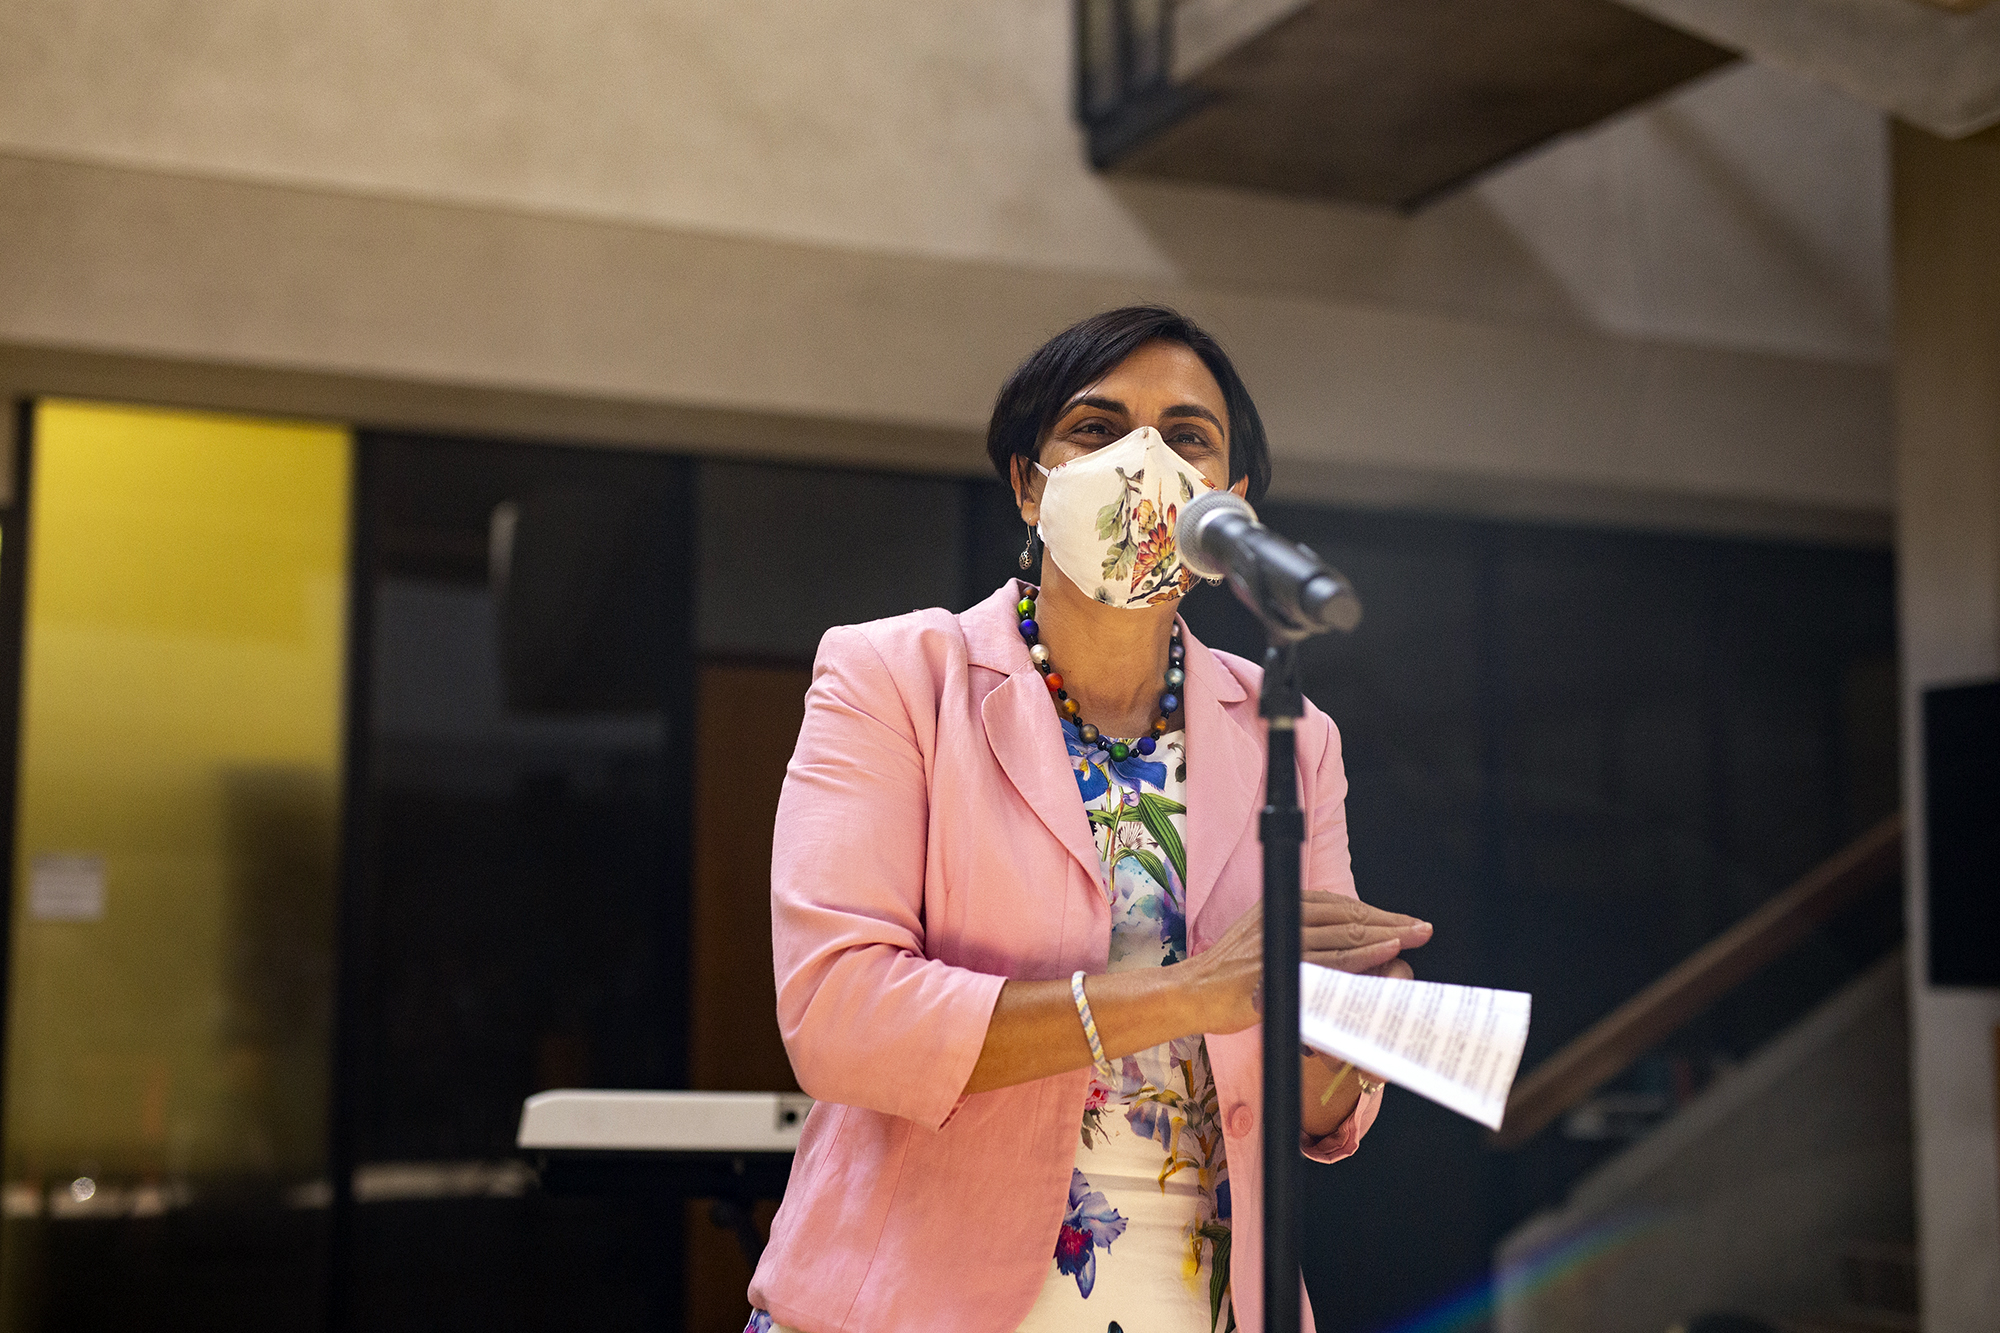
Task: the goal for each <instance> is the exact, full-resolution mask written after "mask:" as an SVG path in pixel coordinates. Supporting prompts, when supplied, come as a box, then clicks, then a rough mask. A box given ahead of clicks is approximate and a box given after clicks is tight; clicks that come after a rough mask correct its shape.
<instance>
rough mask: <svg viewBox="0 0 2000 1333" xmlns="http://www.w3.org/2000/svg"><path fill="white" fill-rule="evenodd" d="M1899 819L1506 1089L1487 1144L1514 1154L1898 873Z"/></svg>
mask: <svg viewBox="0 0 2000 1333" xmlns="http://www.w3.org/2000/svg"><path fill="white" fill-rule="evenodd" d="M1902 868H1903V816H1902V815H1901V814H1900V813H1898V814H1893V815H1890V816H1889V817H1888V818H1887V819H1884V820H1883V821H1882V822H1881V823H1879V824H1877V825H1875V827H1873V828H1871V829H1869V830H1868V831H1867V832H1866V833H1864V834H1862V835H1861V836H1860V837H1859V838H1857V839H1855V840H1854V841H1853V842H1852V843H1850V844H1849V845H1848V846H1847V847H1845V848H1843V849H1842V850H1841V851H1839V852H1836V853H1835V854H1834V855H1833V856H1831V857H1830V858H1828V859H1827V860H1826V861H1824V862H1822V863H1821V864H1820V865H1818V866H1816V867H1814V868H1813V869H1812V870H1809V871H1807V872H1806V873H1805V874H1804V875H1803V876H1801V877H1800V878H1799V879H1798V880H1797V881H1796V882H1794V883H1793V884H1792V885H1791V886H1790V887H1789V888H1787V889H1785V890H1784V891H1782V892H1781V893H1779V894H1778V895H1777V896H1775V897H1773V898H1772V899H1771V900H1770V901H1769V902H1767V903H1765V904H1764V905H1763V906H1762V907H1759V908H1758V909H1757V910H1756V911H1754V912H1752V913H1751V914H1750V915H1748V916H1746V917H1744V918H1743V919H1742V920H1741V921H1739V922H1737V923H1736V924H1735V925H1733V926H1731V927H1730V928H1729V929H1728V930H1725V931H1724V932H1722V934H1720V935H1718V936H1716V937H1715V938H1714V939H1712V940H1710V941H1709V942H1708V943H1707V944H1705V945H1703V946H1702V947H1701V948H1700V949H1697V950H1696V951H1695V952H1694V953H1692V954H1690V955H1688V957H1687V958H1685V959H1683V960H1682V961H1681V962H1680V963H1679V964H1678V965H1676V966H1675V967H1674V968H1673V969H1672V970H1670V971H1669V972H1667V973H1666V975H1664V976H1662V977H1661V978H1660V979H1659V980H1658V981H1655V982H1654V983H1653V984H1652V985H1650V986H1648V987H1646V989H1644V990H1642V991H1640V992H1639V993H1638V994H1637V995H1634V996H1633V997H1632V998H1631V999H1629V1000H1627V1001H1626V1002H1625V1003H1623V1004H1621V1005H1619V1006H1618V1007H1617V1008H1616V1009H1613V1010H1612V1011H1611V1012H1610V1013H1608V1014H1606V1015H1605V1016H1604V1017H1603V1018H1601V1019H1599V1020H1598V1021H1597V1022H1596V1023H1594V1024H1592V1025H1591V1026H1590V1027H1589V1028H1588V1029H1586V1030H1585V1031H1584V1032H1583V1033H1582V1034H1581V1035H1580V1036H1578V1037H1576V1038H1575V1039H1574V1040H1572V1041H1571V1042H1570V1043H1569V1044H1568V1045H1567V1046H1564V1047H1563V1048H1562V1049H1561V1050H1559V1051H1557V1052H1556V1053H1555V1054H1554V1055H1552V1056H1550V1057H1549V1058H1548V1059H1546V1060H1544V1061H1543V1062H1542V1063H1541V1064H1539V1065H1537V1066H1536V1067H1535V1069H1534V1072H1533V1073H1531V1074H1529V1075H1528V1076H1527V1077H1526V1078H1524V1079H1522V1080H1521V1081H1520V1082H1519V1083H1517V1084H1515V1085H1514V1093H1513V1096H1512V1097H1510V1098H1509V1099H1508V1102H1507V1118H1506V1120H1505V1121H1504V1122H1502V1124H1501V1126H1500V1130H1499V1132H1498V1133H1497V1134H1496V1135H1495V1136H1494V1140H1493V1141H1494V1145H1495V1146H1496V1147H1500V1148H1518V1147H1520V1146H1521V1145H1522V1144H1524V1143H1526V1142H1527V1141H1528V1140H1529V1139H1531V1138H1533V1137H1534V1136H1535V1135H1536V1134H1537V1133H1539V1132H1540V1131H1541V1130H1542V1129H1543V1128H1544V1127H1546V1126H1547V1125H1548V1124H1549V1122H1551V1121H1553V1120H1554V1119H1555V1118H1556V1117H1557V1116H1560V1115H1562V1114H1563V1113H1564V1112H1565V1111H1568V1110H1570V1109H1571V1108H1573V1107H1575V1106H1577V1105H1578V1104H1579V1103H1581V1102H1582V1101H1584V1100H1585V1099H1586V1098H1588V1097H1589V1096H1590V1094H1591V1093H1593V1092H1595V1091H1597V1089H1598V1088H1600V1087H1602V1086H1603V1085H1604V1084H1605V1083H1606V1082H1608V1081H1609V1080H1610V1079H1612V1078H1614V1077H1615V1076H1617V1075H1618V1074H1619V1073H1620V1072H1621V1071H1623V1070H1624V1069H1625V1068H1626V1067H1627V1066H1628V1065H1630V1064H1631V1063H1632V1062H1633V1061H1634V1060H1636V1059H1638V1058H1639V1057H1640V1056H1641V1055H1643V1054H1645V1052H1646V1051H1648V1050H1650V1049H1651V1048H1652V1047H1653V1046H1655V1045H1657V1044H1658V1043H1659V1042H1660V1040H1661V1039H1662V1038H1664V1037H1666V1036H1668V1035H1669V1034H1670V1033H1672V1032H1674V1031H1675V1030H1676V1029H1677V1028H1679V1027H1680V1026H1681V1025H1682V1024H1684V1023H1687V1022H1688V1021H1689V1020H1691V1019H1693V1018H1694V1017H1695V1016H1696V1015H1698V1014H1700V1013H1701V1012H1702V1010H1704V1009H1706V1008H1708V1006H1709V1005H1711V1004H1713V1003H1715V1001H1716V1000H1718V999H1720V998H1721V997H1722V996H1724V995H1725V994H1727V993H1728V992H1729V991H1731V990H1733V989H1734V988H1735V987H1737V986H1738V985H1741V984H1742V983H1743V982H1744V981H1746V980H1747V979H1749V978H1750V977H1751V976H1754V975H1755V974H1756V973H1757V972H1758V971H1760V970H1761V969H1763V968H1764V967H1765V966H1766V965H1767V964H1769V963H1771V962H1772V961H1773V960H1775V959H1777V958H1778V957H1780V956H1781V955H1783V954H1784V953H1785V952H1786V951H1788V950H1789V949H1791V947H1792V946H1793V945H1795V944H1797V943H1798V942H1799V941H1800V940H1801V939H1802V938H1804V936H1805V934H1806V932H1807V931H1809V930H1811V929H1812V928H1813V927H1814V926H1816V925H1818V924H1819V923H1820V922H1822V921H1824V920H1826V919H1827V918H1828V917H1830V916H1832V915H1833V914H1834V913H1836V912H1838V911H1840V910H1841V909H1842V908H1844V907H1846V906H1847V905H1848V904H1850V903H1852V902H1854V901H1855V900H1856V899H1857V898H1860V897H1861V896H1862V895H1863V894H1865V893H1867V892H1868V891H1869V890H1871V889H1875V888H1878V887H1880V886H1881V885H1883V884H1885V883H1887V882H1888V881H1889V880H1891V879H1893V878H1895V877H1896V876H1897V875H1898V874H1900V873H1901V872H1902Z"/></svg>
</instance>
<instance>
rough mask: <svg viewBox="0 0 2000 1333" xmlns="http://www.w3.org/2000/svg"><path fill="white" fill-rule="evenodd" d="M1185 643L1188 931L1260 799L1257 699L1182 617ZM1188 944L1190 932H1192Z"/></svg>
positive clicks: (1261, 765) (1261, 742)
mask: <svg viewBox="0 0 2000 1333" xmlns="http://www.w3.org/2000/svg"><path fill="white" fill-rule="evenodd" d="M1181 637H1182V642H1184V643H1185V644H1186V645H1187V660H1186V663H1185V667H1186V670H1187V694H1186V702H1185V703H1184V704H1183V705H1182V707H1183V708H1184V709H1185V714H1186V720H1187V756H1188V777H1187V806H1188V814H1187V830H1188V882H1187V920H1188V924H1189V926H1190V928H1192V926H1193V924H1194V922H1195V920H1196V919H1197V918H1198V917H1199V916H1200V915H1201V909H1202V908H1203V907H1204V906H1205V905H1206V904H1207V902H1208V897H1209V894H1210V893H1211V892H1213V891H1214V889H1215V884H1216V881H1217V880H1218V879H1220V878H1221V876H1222V868H1223V866H1224V865H1225V864H1226V863H1227V862H1228V860H1229V854H1230V853H1231V852H1233V851H1234V850H1235V849H1236V845H1237V843H1239V842H1241V841H1242V839H1243V831H1244V827H1245V825H1247V824H1248V823H1249V822H1250V817H1251V816H1252V815H1254V814H1255V813H1256V812H1257V809H1258V807H1259V806H1261V805H1262V804H1263V799H1264V724H1263V722H1262V721H1261V720H1260V719H1259V718H1258V717H1257V708H1256V701H1255V700H1254V699H1251V698H1250V694H1249V691H1248V690H1246V689H1245V688H1244V687H1243V683H1242V682H1241V681H1239V680H1238V679H1237V678H1236V675H1235V673H1234V672H1232V671H1230V670H1229V669H1228V668H1226V667H1224V666H1223V665H1222V663H1221V662H1219V661H1217V660H1216V657H1215V654H1214V653H1212V652H1210V651H1209V649H1208V647H1207V645H1205V644H1203V643H1202V642H1201V641H1200V640H1198V639H1196V638H1195V637H1194V635H1193V633H1191V632H1190V631H1189V630H1188V629H1187V628H1186V626H1185V622H1183V626H1182V630H1181ZM1190 942H1192V936H1190Z"/></svg>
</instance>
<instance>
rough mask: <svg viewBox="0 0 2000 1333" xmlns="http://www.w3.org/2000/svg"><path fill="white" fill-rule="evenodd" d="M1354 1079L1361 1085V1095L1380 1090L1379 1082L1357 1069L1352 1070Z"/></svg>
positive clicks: (1364, 1095)
mask: <svg viewBox="0 0 2000 1333" xmlns="http://www.w3.org/2000/svg"><path fill="white" fill-rule="evenodd" d="M1354 1081H1355V1082H1356V1083H1358V1084H1360V1085H1361V1095H1362V1096H1363V1097H1366V1096H1368V1095H1369V1094H1371V1093H1376V1092H1380V1091H1382V1085H1381V1084H1380V1083H1378V1082H1376V1081H1375V1080H1374V1079H1372V1078H1370V1077H1368V1075H1366V1074H1364V1073H1362V1072H1361V1071H1360V1070H1359V1069H1357V1070H1355V1071H1354Z"/></svg>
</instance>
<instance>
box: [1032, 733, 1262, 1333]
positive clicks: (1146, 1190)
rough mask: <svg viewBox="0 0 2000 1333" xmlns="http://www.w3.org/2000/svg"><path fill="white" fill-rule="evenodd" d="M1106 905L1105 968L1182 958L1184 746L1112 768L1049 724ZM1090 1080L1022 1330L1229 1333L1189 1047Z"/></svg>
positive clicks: (1212, 1141)
mask: <svg viewBox="0 0 2000 1333" xmlns="http://www.w3.org/2000/svg"><path fill="white" fill-rule="evenodd" d="M1063 734H1064V736H1065V738H1066V739H1067V741H1068V743H1069V754H1070V764H1071V766H1072V768H1074V770H1075V772H1076V781H1077V787H1078V789H1079V791H1080V792H1081V794H1082V796H1083V802H1084V807H1085V809H1086V810H1087V811H1088V812H1089V815H1090V823H1091V828H1092V831H1093V832H1094V833H1095V834H1096V838H1097V851H1098V856H1099V858H1100V859H1101V860H1102V861H1103V863H1104V866H1105V881H1106V883H1107V884H1108V885H1109V889H1108V892H1109V894H1110V898H1111V970H1112V971H1113V972H1120V971H1124V970H1126V969H1128V968H1138V967H1163V966H1165V965H1167V964H1169V963H1178V962H1180V961H1181V960H1182V959H1184V958H1186V957H1187V916H1186V908H1187V897H1186V892H1187V890H1186V885H1187V852H1186V850H1185V839H1186V832H1187V807H1186V805H1185V803H1184V799H1183V798H1184V795H1185V793H1186V789H1187V743H1186V735H1185V733H1183V732H1179V731H1172V732H1168V733H1167V734H1166V735H1165V736H1162V737H1161V738H1160V740H1159V745H1158V748H1157V749H1156V750H1155V751H1154V753H1153V755H1152V756H1151V757H1142V756H1139V755H1133V756H1132V757H1130V758H1128V759H1124V760H1113V759H1112V758H1111V756H1110V754H1109V752H1108V751H1106V750H1105V749H1103V748H1102V746H1101V745H1099V746H1086V745H1085V744H1084V743H1083V741H1082V740H1081V739H1080V737H1079V736H1078V732H1077V728H1076V726H1075V724H1073V723H1070V722H1064V723H1063ZM1115 1063H1116V1064H1117V1066H1118V1070H1117V1074H1118V1077H1117V1079H1116V1082H1115V1083H1107V1082H1106V1081H1105V1078H1104V1075H1103V1074H1102V1073H1101V1072H1100V1073H1097V1074H1093V1076H1092V1078H1091V1082H1090V1089H1089V1092H1088V1093H1087V1094H1086V1096H1085V1101H1084V1107H1083V1128H1082V1133H1081V1142H1080V1143H1078V1145H1077V1153H1076V1164H1075V1166H1074V1167H1073V1168H1072V1169H1071V1171H1070V1186H1069V1206H1068V1209H1067V1210H1066V1212H1065V1214H1064V1217H1063V1222H1062V1226H1061V1228H1060V1229H1059V1230H1058V1232H1057V1235H1056V1238H1055V1247H1054V1249H1055V1253H1054V1255H1053V1256H1052V1258H1051V1261H1050V1266H1049V1273H1048V1277H1047V1279H1046V1281H1045V1282H1044V1283H1043V1286H1042V1291H1041V1295H1040V1296H1039V1298H1038V1299H1037V1300H1036V1302H1035V1306H1034V1309H1033V1310H1032V1311H1031V1312H1030V1313H1029V1315H1028V1318H1027V1320H1026V1321H1025V1322H1024V1323H1022V1325H1021V1330H1022V1333H1058V1331H1060V1333H1084V1330H1088V1331H1089V1333H1107V1330H1114V1331H1117V1333H1228V1330H1232V1329H1234V1328H1235V1327H1236V1318H1235V1314H1234V1312H1233V1311H1232V1309H1231V1307H1230V1299H1229V1220H1230V1219H1229V1179H1228V1165H1227V1162H1226V1160H1225V1158H1224V1156H1223V1148H1222V1122H1221V1118H1220V1116H1219V1115H1218V1113H1217V1108H1216V1095H1215V1080H1214V1077H1213V1075H1212V1074H1211V1072H1210V1070H1209V1065H1208V1047H1207V1043H1206V1042H1205V1041H1204V1040H1203V1039H1202V1038H1201V1036H1200V1035H1199V1034H1197V1035H1195V1036H1191V1037H1183V1038H1181V1039H1179V1040H1177V1041H1171V1042H1167V1043H1164V1044H1162V1045H1159V1046H1155V1047H1153V1048H1152V1049H1151V1050H1148V1051H1141V1052H1140V1053H1139V1054H1137V1055H1128V1056H1126V1057H1125V1058H1124V1059H1122V1060H1119V1061H1117V1062H1115Z"/></svg>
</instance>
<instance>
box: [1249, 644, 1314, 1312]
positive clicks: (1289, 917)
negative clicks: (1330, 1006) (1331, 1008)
mask: <svg viewBox="0 0 2000 1333" xmlns="http://www.w3.org/2000/svg"><path fill="white" fill-rule="evenodd" d="M1270 631H1271V645H1270V647H1269V648H1267V649H1265V651H1264V689H1263V695H1262V698H1261V699H1260V701H1259V704H1258V712H1259V713H1260V714H1261V715H1262V716H1263V718H1264V720H1265V721H1266V722H1267V723H1268V724H1269V734H1268V739H1267V741H1266V745H1265V748H1266V765H1265V774H1264V813H1263V816H1262V818H1261V819H1260V820H1259V821H1258V825H1257V833H1258V837H1259V838H1260V839H1261V840H1262V842H1263V844H1264V993H1263V1002H1264V1008H1263V1020H1264V1024H1263V1032H1264V1328H1265V1330H1266V1333H1298V1330H1299V1228H1300V1223H1301V1221H1302V1220H1303V1212H1302V1209H1301V1206H1300V1205H1301V1199H1300V1193H1301V1186H1302V1184H1303V1178H1302V1177H1303V1173H1302V1172H1301V1170H1300V1168H1299V1099H1300V1095H1301V1093H1300V1087H1299V893H1300V884H1299V855H1300V845H1301V844H1302V843H1304V841H1305V836H1306V817H1305V812H1304V811H1303V810H1301V809H1300V808H1299V774H1298V762H1297V754H1298V746H1297V742H1298V736H1297V732H1296V727H1297V725H1298V720H1299V717H1300V716H1301V715H1302V714H1303V713H1304V712H1305V695H1304V694H1303V693H1302V692H1301V691H1300V689H1299V648H1298V644H1297V642H1296V641H1294V640H1292V639H1290V638H1289V637H1286V636H1284V634H1283V631H1281V630H1280V629H1279V628H1278V627H1277V626H1276V625H1275V624H1274V625H1271V626H1270Z"/></svg>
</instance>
